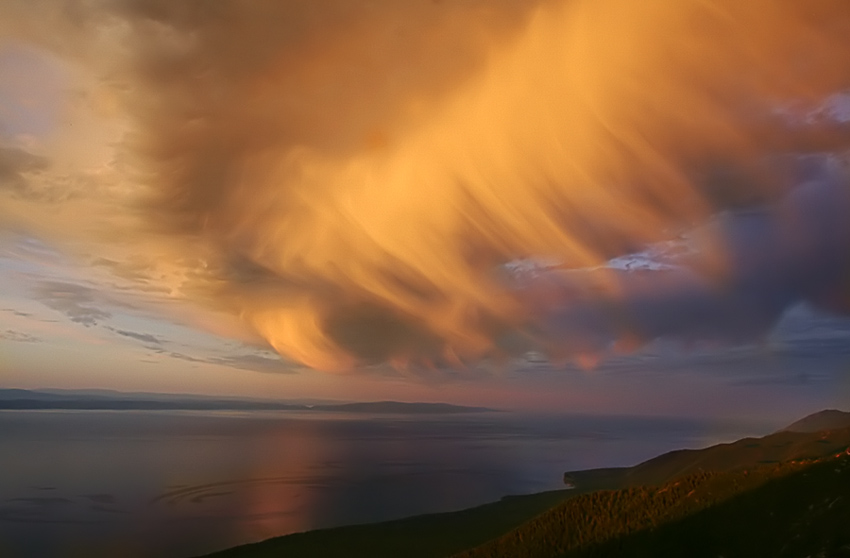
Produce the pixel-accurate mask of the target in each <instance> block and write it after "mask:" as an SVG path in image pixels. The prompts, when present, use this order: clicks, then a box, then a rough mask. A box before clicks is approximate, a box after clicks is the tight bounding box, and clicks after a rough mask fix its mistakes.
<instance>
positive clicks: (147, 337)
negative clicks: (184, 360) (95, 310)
mask: <svg viewBox="0 0 850 558" xmlns="http://www.w3.org/2000/svg"><path fill="white" fill-rule="evenodd" d="M109 329H111V330H112V331H114V332H115V333H117V334H118V335H123V336H124V337H129V338H131V339H136V340H138V341H142V342H143V343H150V344H152V345H161V344H162V340H161V339H159V338H158V337H156V336H155V335H151V334H150V333H137V332H135V331H126V330H123V329H113V328H109Z"/></svg>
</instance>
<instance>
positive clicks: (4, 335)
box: [0, 329, 42, 343]
mask: <svg viewBox="0 0 850 558" xmlns="http://www.w3.org/2000/svg"><path fill="white" fill-rule="evenodd" d="M0 339H5V340H7V341H17V342H20V343H41V342H42V340H41V339H40V338H38V337H35V336H34V335H30V334H29V333H25V332H23V331H14V330H11V329H7V330H6V331H0Z"/></svg>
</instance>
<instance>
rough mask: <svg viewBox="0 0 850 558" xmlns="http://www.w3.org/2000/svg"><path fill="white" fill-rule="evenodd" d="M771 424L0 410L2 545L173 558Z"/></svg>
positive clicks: (523, 487)
mask: <svg viewBox="0 0 850 558" xmlns="http://www.w3.org/2000/svg"><path fill="white" fill-rule="evenodd" d="M778 426H780V425H766V424H757V423H731V422H728V423H717V422H710V421H700V420H694V419H675V418H647V417H621V416H579V415H559V416H552V415H548V416H542V415H525V414H515V413H489V412H488V413H471V414H455V415H433V416H422V415H416V416H412V415H363V414H343V413H317V412H312V413H311V412H214V413H213V412H173V411H172V412H157V411H144V412H142V411H140V412H134V411H117V412H116V411H111V412H110V411H0V556H6V555H11V556H20V557H39V558H42V557H51V556H56V557H72V556H80V557H83V556H85V557H97V556H110V557H112V556H122V557H125V558H133V557H140V558H141V557H150V556H157V557H164V558H169V557H173V558H184V557H188V556H194V555H197V554H202V553H205V552H211V551H214V550H219V549H223V548H226V547H229V546H233V545H237V544H241V543H246V542H252V541H258V540H261V539H265V538H268V537H272V536H275V535H282V534H286V533H293V532H298V531H304V530H309V529H316V528H321V527H333V526H339V525H346V524H352V523H366V522H375V521H384V520H389V519H396V518H401V517H406V516H410V515H417V514H423V513H433V512H442V511H452V510H458V509H463V508H467V507H472V506H476V505H479V504H483V503H486V502H491V501H494V500H498V499H499V498H501V497H502V496H504V495H507V494H525V493H531V492H539V491H544V490H553V489H558V488H562V487H563V485H562V481H561V479H562V475H563V473H564V471H568V470H578V469H588V468H594V467H614V466H626V465H633V464H635V463H638V462H640V461H643V460H645V459H648V458H651V457H654V456H655V455H658V454H660V453H663V452H666V451H670V450H673V449H679V448H685V447H689V448H698V447H705V446H708V445H712V444H715V443H719V442H725V441H731V440H734V439H738V438H741V437H743V436H747V435H764V434H767V433H769V431H770V430H771V429H772V428H775V427H778Z"/></svg>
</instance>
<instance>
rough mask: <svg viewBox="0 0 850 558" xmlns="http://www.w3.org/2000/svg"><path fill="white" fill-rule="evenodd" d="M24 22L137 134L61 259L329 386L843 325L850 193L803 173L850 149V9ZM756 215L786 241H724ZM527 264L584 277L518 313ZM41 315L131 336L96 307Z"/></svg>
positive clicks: (516, 7)
mask: <svg viewBox="0 0 850 558" xmlns="http://www.w3.org/2000/svg"><path fill="white" fill-rule="evenodd" d="M26 6H27V4H26V3H24V2H20V1H13V2H10V3H9V4H7V6H6V7H5V8H3V9H5V10H6V13H7V14H9V17H8V18H5V19H6V21H8V22H13V23H14V24H13V23H6V24H5V25H4V26H5V27H8V31H7V32H8V33H10V36H16V37H18V38H19V40H29V41H33V42H34V43H37V44H40V45H43V47H44V48H47V49H51V50H52V52H54V53H56V54H57V55H58V56H63V54H62V53H63V52H66V53H67V54H65V55H64V56H67V57H70V58H73V59H74V61H75V63H77V64H79V65H81V66H83V67H85V68H86V71H87V72H88V73H87V74H86V77H85V78H81V79H80V82H81V83H82V84H83V86H84V87H85V88H88V89H87V91H86V94H85V95H80V96H79V99H83V98H84V99H85V103H83V104H81V105H79V106H86V107H88V110H90V111H92V112H93V113H97V114H99V115H110V114H119V115H120V116H116V117H114V118H115V120H116V121H122V122H124V123H125V124H127V126H126V128H125V129H124V131H126V132H127V133H126V134H124V135H122V136H120V137H121V140H120V141H119V142H118V144H119V147H117V148H116V149H115V150H114V151H113V152H110V156H108V157H106V156H105V158H106V159H107V161H108V163H109V164H108V165H101V166H100V167H96V168H99V169H102V170H103V172H104V175H103V176H101V175H97V174H95V175H91V174H88V175H85V176H90V177H91V176H95V177H100V178H99V179H98V180H95V181H94V182H93V183H92V185H91V186H92V187H91V188H87V187H82V188H81V187H77V186H74V185H71V184H64V183H62V182H61V181H59V182H58V183H59V184H60V189H63V191H74V192H81V191H89V190H91V191H92V192H97V194H96V195H94V194H92V195H91V196H90V197H88V198H85V200H84V201H79V200H78V199H77V198H75V199H74V204H73V210H71V209H68V210H66V211H67V212H68V213H67V214H66V215H65V216H64V217H63V219H58V218H57V219H56V221H55V223H53V222H52V224H51V227H52V228H53V229H55V230H54V234H56V235H57V236H59V235H60V234H65V230H66V229H67V231H72V230H73V231H76V230H80V231H84V232H80V233H79V234H80V235H81V236H83V237H85V239H87V241H89V242H92V248H91V249H90V250H89V251H88V253H89V254H90V255H91V254H96V256H95V257H92V258H91V261H96V262H97V263H98V266H99V267H103V268H105V269H110V270H112V272H113V273H114V274H115V275H116V276H119V277H124V278H126V279H127V280H129V281H131V282H132V283H133V284H134V285H135V286H136V287H137V288H139V289H141V288H146V289H154V290H156V292H161V293H168V294H169V296H174V297H175V298H180V299H182V300H186V301H190V302H193V303H195V304H198V305H203V306H206V307H208V308H211V309H214V310H216V311H226V312H229V313H230V314H231V315H233V316H238V317H239V318H240V319H241V320H242V322H243V323H244V325H245V327H246V328H248V329H250V330H251V331H252V332H254V333H256V334H258V335H260V336H262V337H263V338H264V339H266V340H267V342H268V343H269V344H271V345H272V346H273V347H274V348H275V349H276V350H278V351H279V352H280V353H281V354H283V355H286V356H287V357H288V358H291V359H295V360H298V361H300V362H303V363H306V364H308V365H310V366H314V367H317V368H325V369H344V368H350V367H356V366H362V365H371V364H376V363H386V362H392V363H395V364H398V365H403V364H404V363H407V362H419V363H423V364H425V365H433V366H436V367H440V366H445V365H454V366H460V365H462V364H463V363H464V362H468V361H477V360H479V359H488V358H491V357H495V358H501V357H504V356H505V355H504V353H506V352H508V353H510V352H511V351H514V350H517V349H516V348H517V347H523V344H524V343H525V344H527V342H528V340H529V339H531V340H532V341H536V337H537V336H538V335H542V336H543V338H544V339H543V345H545V348H547V349H552V348H553V347H559V348H560V350H563V351H564V352H566V353H568V354H570V355H574V354H577V353H581V352H583V351H597V350H599V347H605V346H607V345H609V344H610V343H611V342H612V341H614V340H620V341H623V343H622V345H624V346H628V345H630V344H632V343H635V344H636V343H638V342H642V341H644V340H646V339H650V338H654V337H657V336H664V335H667V334H669V333H671V332H674V333H679V334H681V335H682V336H687V337H697V338H699V337H708V338H715V337H718V336H722V335H725V336H726V337H728V338H731V339H732V340H738V339H741V338H749V337H751V336H753V335H758V334H760V333H761V332H763V331H764V330H766V329H767V328H769V327H770V326H771V325H772V324H773V323H774V322H775V321H776V320H777V319H778V317H779V315H781V313H782V311H783V309H784V308H785V307H786V306H787V305H788V304H790V303H792V302H793V301H794V300H798V299H800V298H808V299H810V300H812V301H816V302H818V303H820V304H823V305H825V306H828V307H830V308H834V309H839V308H840V307H841V303H842V300H845V299H846V296H845V295H846V285H845V284H844V279H845V278H846V276H847V269H846V267H845V266H844V265H843V264H842V263H841V262H842V261H843V260H844V259H846V254H845V252H844V251H845V248H846V246H845V244H844V241H843V240H837V241H835V240H834V239H836V238H843V235H845V234H846V232H847V231H846V230H845V229H846V227H843V225H841V224H840V220H837V218H836V212H837V211H839V210H841V211H844V210H845V209H846V200H845V199H844V198H843V197H842V195H841V194H839V193H836V192H839V191H840V190H841V189H842V188H844V189H846V183H847V178H846V177H844V176H843V175H841V174H840V173H838V174H834V175H830V176H829V177H826V176H814V177H812V176H808V175H807V173H808V172H809V171H808V170H806V168H807V167H806V164H805V162H801V160H797V159H795V158H794V157H789V158H782V157H779V156H777V154H783V153H788V152H794V153H796V152H801V151H813V150H826V149H830V150H835V149H838V148H846V147H848V145H850V143H848V137H850V133H848V132H850V130H848V129H847V126H846V125H845V124H846V123H842V122H838V121H827V120H828V119H826V120H825V119H818V121H817V122H814V121H812V122H810V121H808V120H807V119H806V118H805V117H804V115H806V114H809V113H811V111H812V110H814V109H815V108H816V107H817V106H818V103H820V102H822V101H823V99H826V98H828V97H829V96H830V95H832V94H833V93H835V92H836V91H838V90H841V89H842V88H850V70H848V67H847V65H846V64H845V60H846V52H848V50H850V36H848V35H847V34H846V33H844V32H843V31H842V29H841V27H842V26H841V25H835V22H836V21H845V20H846V17H847V16H846V7H845V6H844V4H843V0H811V1H809V2H806V3H776V2H772V1H769V0H752V1H750V2H738V1H736V0H713V1H709V2H706V1H704V0H681V1H679V2H669V1H667V0H649V1H647V2H641V3H634V2H630V1H628V0H597V1H594V2H591V1H583V0H579V1H565V0H564V1H559V0H553V1H539V2H534V1H532V2H521V3H518V2H511V1H508V0H504V1H497V2H494V1H491V0H471V1H469V2H462V3H461V2H441V3H434V2H425V1H412V2H395V1H392V0H379V1H378V2H377V3H376V2H366V1H362V2H361V1H356V0H331V1H328V2H323V3H321V4H320V5H319V4H316V3H315V2H312V1H309V0H293V1H291V2H286V3H281V4H275V3H253V2H245V1H239V0H229V1H223V2H217V3H213V4H211V3H208V2H179V3H177V2H165V1H162V0H131V1H128V2H121V3H100V2H93V3H68V4H66V8H67V9H66V10H64V11H61V10H60V11H57V10H52V11H51V12H50V13H52V14H53V13H60V14H62V15H53V16H50V17H49V18H45V17H44V16H43V12H45V9H44V6H41V8H27V7H26ZM30 10H31V11H30ZM0 19H3V18H0ZM659 29H664V33H659V32H658V30H659ZM610 37H616V38H617V40H616V41H612V40H610ZM110 44H112V45H121V48H109V45H110ZM792 59H793V60H798V61H800V62H799V63H789V62H788V61H789V60H792ZM741 76H746V79H742V77H741ZM83 86H81V87H83ZM77 108H79V107H77ZM121 119H124V120H121ZM809 120H811V119H809ZM130 132H132V133H130ZM110 137H112V136H110ZM104 144H105V145H106V144H108V142H105V143H104ZM65 149H68V150H70V149H71V147H70V145H66V146H65ZM102 159H103V157H102ZM50 160H51V161H53V160H54V159H53V157H51V159H50ZM101 162H102V161H101ZM16 168H17V167H16ZM21 172H22V171H21ZM818 172H820V171H818ZM57 176H58V174H57ZM75 176H76V175H75ZM51 183H57V182H55V181H54V182H51ZM808 183H812V184H814V185H813V186H812V185H811V184H808ZM97 196H100V197H97ZM830 200H831V201H830ZM836 200H837V201H838V203H837V204H835V203H832V202H835V201H836ZM742 207H744V208H753V207H762V208H764V211H765V215H766V217H763V218H761V219H755V221H758V223H757V224H755V225H753V227H754V230H752V231H751V230H749V228H750V225H751V221H753V220H752V219H748V218H745V217H742V216H740V215H739V216H737V217H734V216H733V217H731V218H730V219H729V222H728V223H725V224H724V223H720V224H717V221H715V220H713V219H714V217H713V216H714V215H715V214H716V212H718V211H722V210H729V209H730V208H731V209H734V210H735V211H739V210H740V208H742ZM24 211H35V209H32V208H30V207H29V206H27V207H23V208H22V211H21V212H18V213H23V212H24ZM57 211H58V210H57ZM33 215H35V213H33ZM80 215H86V221H87V222H86V224H85V226H81V225H80V223H79V221H80V218H79V216H80ZM741 215H742V213H741ZM88 220H91V221H92V223H91V224H90V223H88ZM721 221H722V219H721ZM712 223H713V224H712ZM800 223H802V225H800V227H802V228H795V227H797V226H798V225H799V224H800ZM95 225H96V226H95ZM45 226H46V225H45ZM801 230H802V234H799V235H797V233H799V232H800V231H801ZM56 231H60V232H59V233H57V232H56ZM92 231H96V232H92ZM682 231H687V232H693V233H694V234H697V233H698V234H699V235H702V237H704V240H702V241H701V242H700V246H699V250H700V252H699V255H698V256H695V257H693V258H692V259H691V260H689V261H688V262H687V264H686V265H682V266H680V267H679V268H678V269H679V271H673V272H671V273H670V274H667V275H652V276H651V277H652V279H650V278H649V277H650V276H649V275H646V276H640V275H639V274H624V273H620V272H609V271H605V272H589V271H588V270H593V269H598V268H600V266H604V264H605V262H606V261H607V260H608V259H610V258H612V257H615V256H622V255H624V254H629V253H631V252H635V251H638V250H641V249H644V248H646V247H647V246H656V245H658V243H662V242H665V241H669V240H671V239H675V238H677V237H678V236H679V235H680V234H681V233H682ZM68 234H71V233H70V232H68ZM86 235H87V236H86ZM795 235H797V236H796V237H795ZM131 244H132V249H128V246H129V245H131ZM111 245H112V246H114V247H113V249H111V250H108V249H107V248H108V247H109V246H111ZM107 252H109V253H107ZM842 254H843V255H842ZM531 256H545V257H550V258H553V259H556V260H557V261H558V262H560V264H559V265H560V267H561V270H559V271H558V272H557V273H552V274H549V275H547V277H548V278H550V279H553V281H551V283H552V284H550V285H545V284H544V283H545V281H541V282H537V283H535V284H534V285H532V286H531V287H528V288H527V289H526V291H523V290H522V289H519V290H512V289H511V288H510V287H509V286H508V285H506V284H505V282H504V281H503V280H502V277H501V276H500V274H499V272H498V270H499V269H500V266H502V265H503V264H505V263H507V262H510V261H512V260H515V259H517V258H525V257H531ZM801 269H802V270H804V271H802V272H801V271H800V270H801ZM564 277H569V279H567V278H564ZM157 289H159V290H157ZM151 292H154V291H151ZM45 301H46V302H45V303H46V304H48V305H52V306H51V307H52V308H54V309H58V310H60V311H62V312H64V313H66V314H67V315H69V316H71V319H73V320H75V321H78V322H79V323H83V324H85V325H92V324H94V323H96V321H97V320H102V319H105V318H108V317H109V315H108V313H105V312H104V311H102V310H99V309H98V307H97V304H96V297H95V296H94V294H93V293H92V292H91V291H90V290H89V291H84V290H73V289H71V290H67V289H66V290H62V289H59V290H56V291H55V292H53V293H52V294H50V293H48V294H47V295H46V298H45ZM509 338H513V340H512V341H511V343H506V342H505V339H509ZM516 339H519V342H516V343H514V341H515V340H516ZM243 364H245V365H246V366H247V365H248V364H250V365H252V366H255V367H263V366H265V363H264V361H259V362H253V363H243Z"/></svg>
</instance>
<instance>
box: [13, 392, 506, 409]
mask: <svg viewBox="0 0 850 558" xmlns="http://www.w3.org/2000/svg"><path fill="white" fill-rule="evenodd" d="M0 410H79V411H100V410H109V411H156V410H172V411H312V412H318V411H324V412H345V413H387V414H416V415H421V414H457V413H481V412H490V411H496V409H489V408H486V407H466V406H462V405H450V404H448V403H406V402H401V401H373V402H328V401H315V402H309V401H305V400H296V401H275V400H269V399H253V398H239V397H227V396H204V395H191V394H162V393H125V392H120V391H110V390H57V389H38V390H28V389H0Z"/></svg>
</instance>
